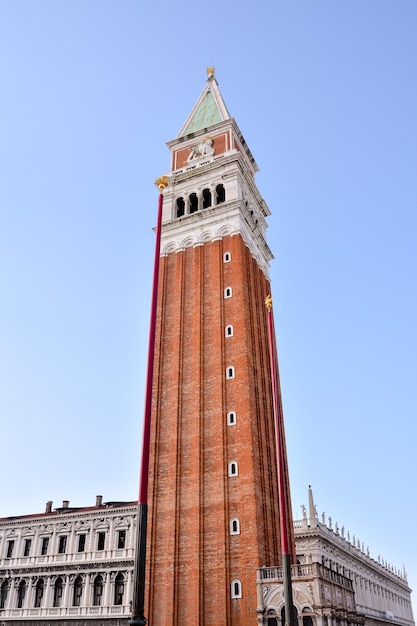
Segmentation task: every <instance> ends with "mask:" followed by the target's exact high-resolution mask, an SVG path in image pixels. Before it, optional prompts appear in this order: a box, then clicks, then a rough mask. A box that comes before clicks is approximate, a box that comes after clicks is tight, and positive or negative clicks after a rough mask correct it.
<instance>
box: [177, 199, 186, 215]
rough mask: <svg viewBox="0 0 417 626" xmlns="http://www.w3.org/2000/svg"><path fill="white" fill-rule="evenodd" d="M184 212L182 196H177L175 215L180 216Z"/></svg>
mask: <svg viewBox="0 0 417 626" xmlns="http://www.w3.org/2000/svg"><path fill="white" fill-rule="evenodd" d="M184 213H185V202H184V198H177V217H182V216H183V215H184Z"/></svg>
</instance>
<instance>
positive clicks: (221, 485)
mask: <svg viewBox="0 0 417 626" xmlns="http://www.w3.org/2000/svg"><path fill="white" fill-rule="evenodd" d="M224 252H230V253H231V262H229V263H224V262H223V254H224ZM160 272H161V273H160V291H159V308H158V333H157V345H156V360H155V363H156V365H155V368H156V370H155V378H154V402H153V423H152V447H151V466H150V499H149V507H150V509H149V529H148V578H147V580H148V581H149V586H148V590H147V591H148V592H147V607H148V608H147V613H146V614H147V616H148V619H149V622H150V623H151V624H152V626H162V625H164V626H168V625H169V626H173V625H177V624H178V625H180V624H181V625H184V624H186V625H188V624H190V625H191V624H199V625H205V626H214V625H216V626H218V625H219V624H222V625H226V624H227V626H238V625H239V626H246V625H249V624H254V623H256V606H257V601H256V584H255V580H256V568H257V567H259V566H262V565H266V566H270V565H276V564H277V563H279V561H280V544H279V518H278V493H277V477H276V459H275V437H274V423H273V413H272V396H271V380H270V369H269V350H268V336H267V319H266V310H265V305H264V300H265V297H266V295H267V294H268V293H269V291H270V287H269V283H268V281H267V280H266V279H265V277H264V275H263V273H262V272H261V270H260V269H259V268H258V266H257V264H256V262H255V261H254V259H253V258H252V257H251V255H250V253H249V251H248V249H247V248H246V246H245V245H244V242H243V240H242V239H241V237H240V236H234V237H225V238H224V239H222V240H220V241H215V242H211V243H206V244H204V246H197V247H195V248H187V249H186V250H185V251H182V252H179V253H172V254H170V255H168V256H167V257H163V258H162V259H161V270H160ZM228 286H230V287H232V289H233V296H232V298H227V299H225V298H224V289H225V287H228ZM228 324H232V325H233V329H234V334H233V337H228V338H225V326H226V325H228ZM228 366H233V367H234V368H235V374H236V375H235V378H234V379H232V380H226V376H225V373H226V367H228ZM232 410H233V411H235V412H236V414H237V424H236V425H235V426H227V422H226V415H227V412H228V411H232ZM230 461H237V462H238V467H239V475H238V476H237V477H233V478H230V477H228V463H229V462H230ZM232 517H237V518H239V520H240V534H239V535H233V536H231V535H230V533H229V521H230V519H231V518H232ZM235 578H238V579H240V580H241V581H242V590H243V597H242V598H241V599H235V600H232V599H231V592H230V584H231V581H232V580H233V579H235Z"/></svg>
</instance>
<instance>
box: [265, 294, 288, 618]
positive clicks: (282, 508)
mask: <svg viewBox="0 0 417 626" xmlns="http://www.w3.org/2000/svg"><path fill="white" fill-rule="evenodd" d="M265 305H266V308H267V311H268V339H269V360H270V367H271V377H272V400H273V408H274V421H275V443H276V449H277V470H278V500H279V519H280V531H281V554H282V578H283V583H284V603H285V624H286V626H289V625H290V624H292V623H293V622H294V619H293V617H294V605H293V595H292V582H291V551H290V539H289V537H290V533H289V519H290V516H289V515H288V508H287V507H288V498H287V487H286V482H285V472H284V466H285V463H284V458H285V454H284V441H283V433H284V423H283V419H282V407H281V403H280V396H279V385H278V371H277V358H276V354H275V342H274V320H273V314H272V298H271V296H267V298H266V299H265Z"/></svg>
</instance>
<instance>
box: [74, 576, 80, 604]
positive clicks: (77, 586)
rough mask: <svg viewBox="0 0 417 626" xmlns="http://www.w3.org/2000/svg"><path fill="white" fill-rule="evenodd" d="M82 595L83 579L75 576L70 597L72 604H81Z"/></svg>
mask: <svg viewBox="0 0 417 626" xmlns="http://www.w3.org/2000/svg"><path fill="white" fill-rule="evenodd" d="M82 595H83V579H82V578H81V576H77V578H76V579H75V580H74V595H73V597H72V606H81V596H82Z"/></svg>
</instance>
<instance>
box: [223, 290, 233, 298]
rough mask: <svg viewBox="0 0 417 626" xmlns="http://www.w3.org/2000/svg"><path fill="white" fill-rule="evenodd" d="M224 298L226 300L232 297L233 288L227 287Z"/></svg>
mask: <svg viewBox="0 0 417 626" xmlns="http://www.w3.org/2000/svg"><path fill="white" fill-rule="evenodd" d="M224 297H225V298H231V297H232V288H231V287H226V289H225V290H224Z"/></svg>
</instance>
